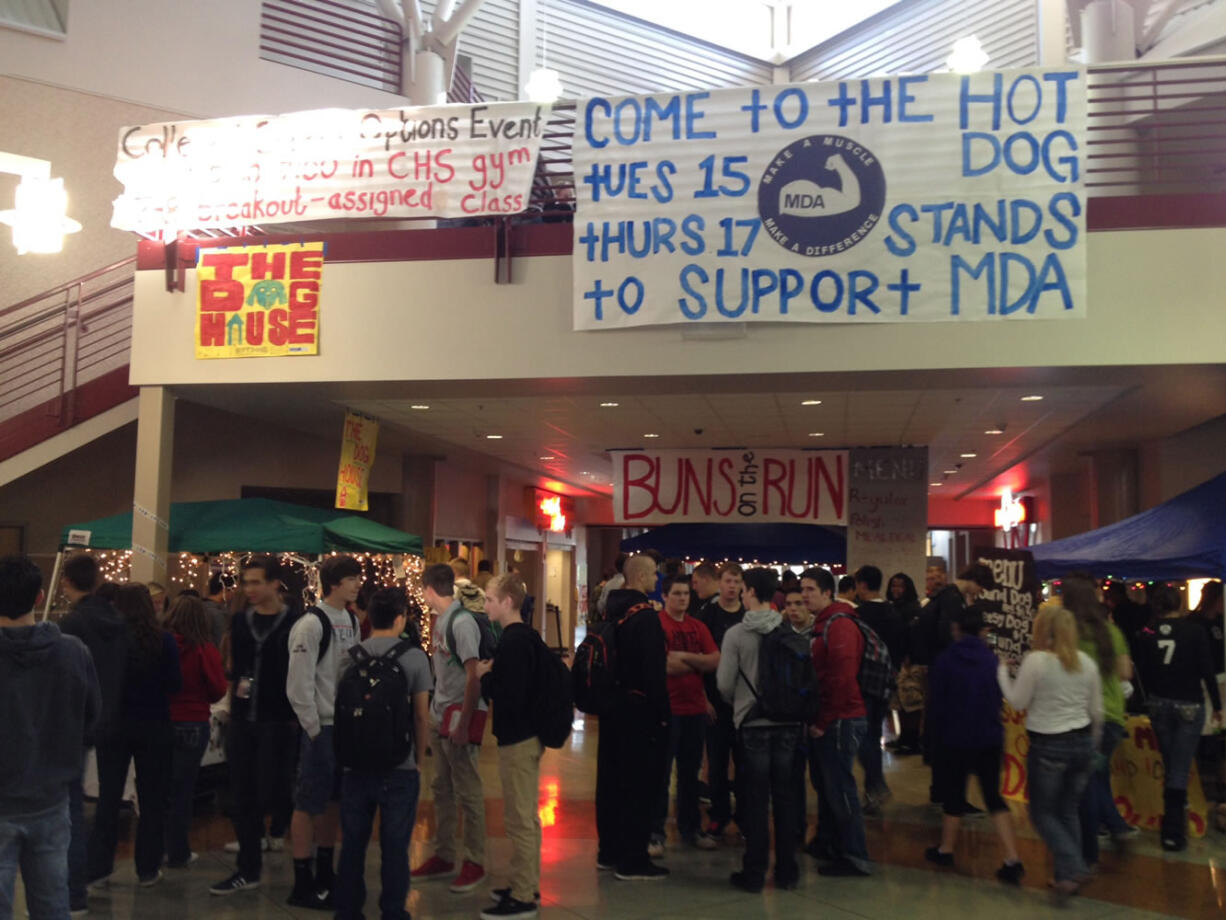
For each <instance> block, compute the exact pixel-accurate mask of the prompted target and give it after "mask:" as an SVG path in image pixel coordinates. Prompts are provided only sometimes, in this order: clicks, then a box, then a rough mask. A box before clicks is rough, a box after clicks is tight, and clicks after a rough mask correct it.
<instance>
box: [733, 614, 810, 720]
mask: <svg viewBox="0 0 1226 920" xmlns="http://www.w3.org/2000/svg"><path fill="white" fill-rule="evenodd" d="M809 643H810V640H809V639H808V638H807V637H806V636H802V635H801V634H800V633H798V632H796V630H794V629H792V627H791V626H790V625H788V624H787V623H786V622H784V623H780V624H779V625H778V626H776V627H775V628H774V629H772V630H771V631H770V632H768V633H767V634H766V635H764V636H763V637H762V645H761V647H760V648H759V650H758V686H757V687H756V688H755V687H754V685H753V683H752V681H750V679H749V678H748V677H747V676H746V674H745V672H744V671H740V674H741V679H742V680H744V681H745V683H746V684H747V685H748V687H749V692H750V693H752V694H753V696H754V699H755V700H757V703H756V704H755V705H754V712H753V713H752V714H751V715H752V717H753V718H760V719H770V720H771V721H772V722H805V723H808V722H812V721H813V720H814V719H816V718H817V708H818V691H817V672H816V671H814V670H813V658H812V655H811V652H810V645H809ZM737 670H738V671H739V670H740V669H739V668H738V669H737Z"/></svg>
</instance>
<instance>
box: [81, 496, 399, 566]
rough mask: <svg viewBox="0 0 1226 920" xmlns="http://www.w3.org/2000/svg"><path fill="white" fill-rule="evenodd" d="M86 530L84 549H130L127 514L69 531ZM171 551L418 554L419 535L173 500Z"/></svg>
mask: <svg viewBox="0 0 1226 920" xmlns="http://www.w3.org/2000/svg"><path fill="white" fill-rule="evenodd" d="M74 530H77V531H80V530H86V531H89V534H90V537H89V547H90V549H119V550H124V549H131V548H132V512H130V511H129V512H127V513H126V514H115V515H112V516H111V517H105V518H98V519H97V520H94V521H85V522H83V523H80V524H69V525H68V526H67V527H65V528H64V530H63V533H62V535H61V537H60V543H61V544H62V545H67V544H68V535H69V532H70V531H74ZM169 549H170V551H171V552H172V553H201V554H204V553H224V552H265V553H301V554H303V555H311V554H319V553H332V552H366V553H412V554H414V555H417V556H420V555H421V554H422V543H421V537H418V536H415V535H414V534H411V533H405V532H404V531H402V530H396V529H395V528H392V527H387V526H385V525H383V524H377V523H375V522H374V521H369V520H367V519H366V518H363V517H358V516H357V515H354V514H342V513H340V512H337V511H329V510H324V509H320V508H308V507H305V506H303V505H293V504H290V503H289V502H278V501H273V500H271V499H267V498H237V499H230V500H227V501H211V502H176V503H174V504H173V505H171V506H170V547H169Z"/></svg>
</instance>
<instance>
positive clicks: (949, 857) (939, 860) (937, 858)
mask: <svg viewBox="0 0 1226 920" xmlns="http://www.w3.org/2000/svg"><path fill="white" fill-rule="evenodd" d="M924 859H926V860H928V861H929V862H933V863H936V864H937V865H938V866H952V865H953V864H954V854H953V853H942V852H941V849H940V847H929V848H928V849H926V850H924Z"/></svg>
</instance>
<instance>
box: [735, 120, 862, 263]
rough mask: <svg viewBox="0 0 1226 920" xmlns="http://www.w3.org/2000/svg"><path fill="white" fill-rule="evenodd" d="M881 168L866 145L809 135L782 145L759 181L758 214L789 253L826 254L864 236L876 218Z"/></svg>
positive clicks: (832, 135) (820, 135) (832, 136)
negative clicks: (785, 145)
mask: <svg viewBox="0 0 1226 920" xmlns="http://www.w3.org/2000/svg"><path fill="white" fill-rule="evenodd" d="M884 206H885V172H884V171H883V170H882V168H881V162H880V161H879V160H878V159H877V157H876V156H874V155H873V153H872V151H870V150H869V149H868V148H867V147H865V146H864V145H862V144H859V143H857V142H856V141H853V140H851V139H850V138H846V137H842V136H840V135H837V134H814V135H812V136H811V137H803V138H801V139H800V140H798V141H794V142H793V143H791V144H789V145H788V146H787V147H784V148H783V149H782V150H781V151H779V153H778V154H776V155H775V157H774V158H773V159H772V160H771V161H770V164H769V165H768V166H767V167H766V171H765V172H764V173H763V174H762V180H761V181H760V182H759V183H758V215H759V216H760V217H761V218H762V227H763V229H764V230H766V232H767V233H768V234H770V236H771V239H773V240H774V241H775V242H776V243H778V244H779V245H780V246H782V247H783V248H784V249H786V250H788V251H789V252H795V253H797V254H799V255H804V256H825V255H831V254H833V253H836V252H843V251H844V250H847V249H850V248H851V247H852V246H855V245H856V244H857V243H858V242H860V241H861V240H862V239H864V238H865V237H866V236H867V235H868V234H869V232H870V231H871V230H872V229H873V227H874V226H876V224H877V222H878V221H879V220H881V211H882V208H883V207H884Z"/></svg>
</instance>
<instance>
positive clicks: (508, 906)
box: [481, 895, 537, 920]
mask: <svg viewBox="0 0 1226 920" xmlns="http://www.w3.org/2000/svg"><path fill="white" fill-rule="evenodd" d="M536 915H537V906H536V905H535V904H530V903H528V902H527V901H516V900H515V899H514V898H513V897H511V896H510V895H507V896H506V897H505V898H502V899H501V900H500V901H499V902H498V903H497V904H495V905H494V906H493V907H487V908H486V909H485V910H483V911H481V920H500V918H502V917H535V916H536Z"/></svg>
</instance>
